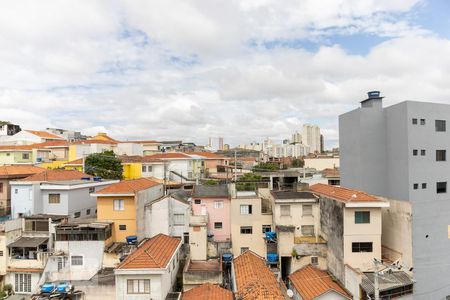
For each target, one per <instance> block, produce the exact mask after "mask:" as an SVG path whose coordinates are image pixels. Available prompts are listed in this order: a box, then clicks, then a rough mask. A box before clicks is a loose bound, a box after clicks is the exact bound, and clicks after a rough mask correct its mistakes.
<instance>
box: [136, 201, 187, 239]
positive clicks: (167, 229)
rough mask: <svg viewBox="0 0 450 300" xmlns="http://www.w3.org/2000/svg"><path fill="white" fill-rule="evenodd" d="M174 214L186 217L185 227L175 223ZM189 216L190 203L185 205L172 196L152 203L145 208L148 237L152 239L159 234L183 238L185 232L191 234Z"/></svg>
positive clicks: (146, 233)
mask: <svg viewBox="0 0 450 300" xmlns="http://www.w3.org/2000/svg"><path fill="white" fill-rule="evenodd" d="M174 214H183V215H184V224H183V225H179V224H175V223H174ZM189 214H190V208H189V204H188V203H183V202H181V201H178V200H176V199H174V198H172V197H170V196H167V197H165V198H164V199H162V200H158V201H154V202H152V203H151V204H150V205H147V206H146V208H145V218H146V220H145V226H146V229H145V235H146V237H152V236H155V235H157V234H158V233H164V234H166V235H170V236H176V237H183V235H184V233H185V232H189Z"/></svg>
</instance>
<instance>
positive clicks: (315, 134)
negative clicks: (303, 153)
mask: <svg viewBox="0 0 450 300" xmlns="http://www.w3.org/2000/svg"><path fill="white" fill-rule="evenodd" d="M302 143H303V144H304V145H308V146H309V151H310V152H311V153H320V148H321V147H320V145H321V143H320V128H319V126H317V125H312V124H304V125H303V130H302Z"/></svg>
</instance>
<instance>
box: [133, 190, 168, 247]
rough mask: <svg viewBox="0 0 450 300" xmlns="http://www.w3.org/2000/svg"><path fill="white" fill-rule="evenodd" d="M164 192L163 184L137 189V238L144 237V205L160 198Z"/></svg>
mask: <svg viewBox="0 0 450 300" xmlns="http://www.w3.org/2000/svg"><path fill="white" fill-rule="evenodd" d="M163 194H164V191H163V185H162V184H160V185H156V186H153V187H151V188H149V189H146V190H142V191H139V192H138V193H137V198H136V234H137V236H138V239H143V238H144V237H145V206H146V205H148V204H150V203H151V202H152V201H154V200H156V199H158V198H161V197H162V196H163Z"/></svg>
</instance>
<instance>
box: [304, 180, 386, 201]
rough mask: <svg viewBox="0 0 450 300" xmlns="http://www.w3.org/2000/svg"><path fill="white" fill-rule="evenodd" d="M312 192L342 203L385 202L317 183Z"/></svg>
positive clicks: (366, 195) (364, 194) (357, 192)
mask: <svg viewBox="0 0 450 300" xmlns="http://www.w3.org/2000/svg"><path fill="white" fill-rule="evenodd" d="M309 189H310V190H311V191H312V192H314V193H316V194H319V195H321V196H325V197H328V198H331V199H335V200H338V201H342V202H359V201H361V202H374V201H376V202H378V201H383V200H381V199H379V198H377V197H375V196H372V195H369V194H367V193H365V192H361V191H358V190H352V189H348V188H344V187H339V186H335V185H328V184H323V183H317V184H315V185H313V186H311V187H310V188H309Z"/></svg>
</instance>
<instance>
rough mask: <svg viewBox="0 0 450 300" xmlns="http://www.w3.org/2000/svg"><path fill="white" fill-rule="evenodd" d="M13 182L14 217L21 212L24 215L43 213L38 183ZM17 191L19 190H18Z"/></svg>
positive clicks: (12, 211) (12, 202)
mask: <svg viewBox="0 0 450 300" xmlns="http://www.w3.org/2000/svg"><path fill="white" fill-rule="evenodd" d="M10 183H11V214H12V216H13V218H15V217H17V216H18V214H19V213H22V214H24V215H31V214H38V213H42V202H41V201H39V200H40V190H39V185H38V184H15V183H14V182H13V181H11V182H10ZM16 191H17V192H16Z"/></svg>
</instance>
